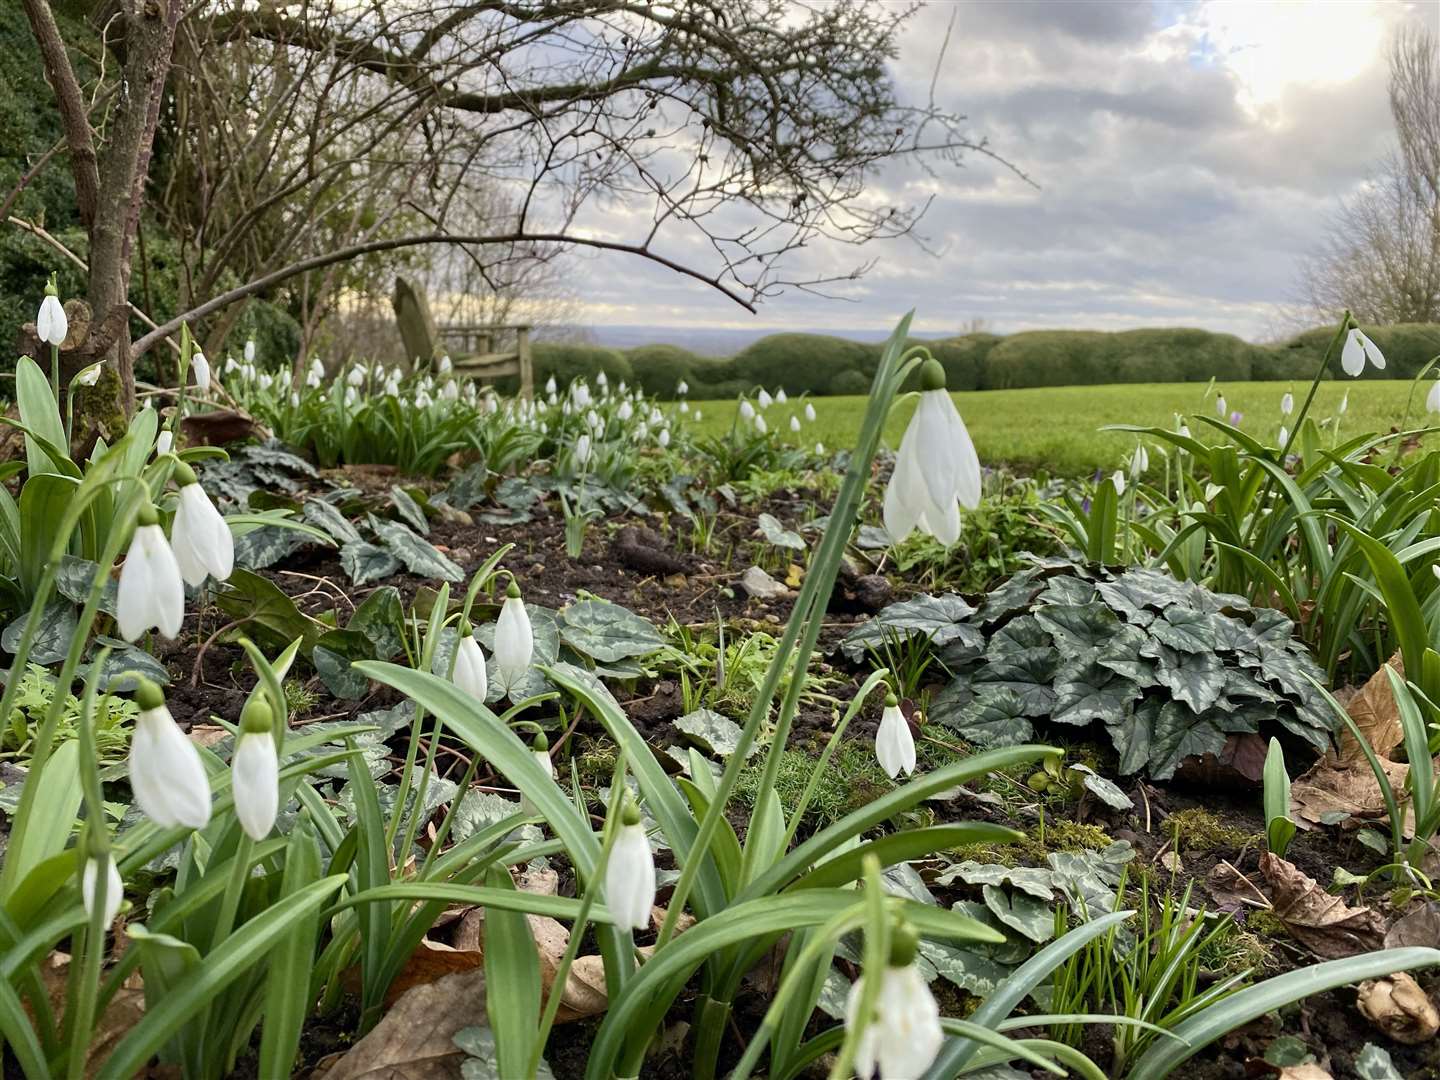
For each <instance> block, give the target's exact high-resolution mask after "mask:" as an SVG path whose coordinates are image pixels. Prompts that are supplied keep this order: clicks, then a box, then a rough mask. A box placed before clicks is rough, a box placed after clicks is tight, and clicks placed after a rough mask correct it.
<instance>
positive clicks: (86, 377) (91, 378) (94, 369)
mask: <svg viewBox="0 0 1440 1080" xmlns="http://www.w3.org/2000/svg"><path fill="white" fill-rule="evenodd" d="M104 367H105V361H103V360H101V361H100V362H99V363H98V364H91V365H90V366H89V367H87V368H85V369H84V370H83V371H81V372H80V374H78V375H76V376H75V385H76V386H94V385H95V384H96V383H98V382H99V381H100V372H101V370H102V369H103V368H104Z"/></svg>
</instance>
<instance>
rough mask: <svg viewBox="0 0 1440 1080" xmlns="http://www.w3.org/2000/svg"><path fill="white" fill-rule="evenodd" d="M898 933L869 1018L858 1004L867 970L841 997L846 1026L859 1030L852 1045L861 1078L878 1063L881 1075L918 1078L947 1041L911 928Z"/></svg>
mask: <svg viewBox="0 0 1440 1080" xmlns="http://www.w3.org/2000/svg"><path fill="white" fill-rule="evenodd" d="M896 937H897V938H899V939H901V940H897V941H896V942H895V943H894V945H893V947H892V948H891V953H890V958H889V962H888V963H887V964H886V965H885V970H884V971H883V972H882V973H881V974H880V980H881V982H880V991H879V993H878V994H877V995H876V997H875V1012H874V1014H873V1015H872V1016H870V1017H869V1018H868V1022H866V1018H864V1017H861V1016H860V1004H861V997H862V996H863V994H864V993H865V980H866V979H868V978H870V977H871V975H870V973H866V974H863V975H861V976H860V978H859V979H857V980H856V981H855V985H854V986H852V987H851V988H850V994H849V996H848V997H847V999H846V1002H845V1027H846V1028H847V1029H848V1030H851V1031H854V1030H856V1029H857V1028H859V1029H860V1030H861V1031H862V1034H861V1035H860V1038H859V1041H858V1043H857V1044H856V1049H855V1073H856V1075H857V1076H860V1077H864V1078H865V1080H870V1078H871V1077H873V1076H874V1075H875V1072H876V1070H877V1069H878V1070H879V1073H880V1080H918V1078H919V1077H920V1076H922V1075H923V1074H924V1073H925V1071H926V1070H927V1069H929V1068H930V1066H931V1065H932V1064H934V1061H935V1058H936V1057H937V1056H939V1054H940V1047H941V1046H942V1045H943V1044H944V1042H945V1032H944V1030H943V1029H942V1028H941V1026H940V1006H939V1005H938V1004H937V1003H936V1001H935V995H934V994H932V993H931V992H930V987H929V986H928V985H926V982H925V976H924V975H922V974H921V973H920V969H919V968H918V967H916V966H915V952H916V946H915V944H913V942H914V940H915V939H914V934H913V931H908V930H906V931H904V932H902V931H898V930H897V933H896ZM907 950H908V953H909V956H908V958H907V957H906V952H907Z"/></svg>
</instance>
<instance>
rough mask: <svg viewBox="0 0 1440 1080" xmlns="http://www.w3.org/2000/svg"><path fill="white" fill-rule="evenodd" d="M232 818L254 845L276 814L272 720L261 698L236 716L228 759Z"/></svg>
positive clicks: (277, 798) (277, 788)
mask: <svg viewBox="0 0 1440 1080" xmlns="http://www.w3.org/2000/svg"><path fill="white" fill-rule="evenodd" d="M230 774H231V776H232V777H233V778H234V783H233V788H232V790H233V791H234V792H235V816H236V817H237V818H238V819H239V821H240V827H241V828H242V829H244V830H245V835H246V836H248V837H250V839H251V840H254V841H255V842H256V843H259V842H260V841H261V840H264V839H265V838H266V837H267V836H269V835H270V830H271V829H273V828H274V827H275V817H276V815H277V814H278V813H279V812H280V758H279V756H278V754H277V753H276V751H275V721H274V716H273V714H272V713H271V712H270V706H269V705H267V704H266V703H265V699H264V697H263V695H260V696H256V697H254V698H252V699H251V700H250V701H248V702H247V703H246V704H245V709H244V711H243V712H241V714H240V737H239V738H238V739H236V740H235V754H234V756H233V757H232V758H231V760H230Z"/></svg>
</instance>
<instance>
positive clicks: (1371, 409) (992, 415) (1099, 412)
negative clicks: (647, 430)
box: [691, 380, 1428, 476]
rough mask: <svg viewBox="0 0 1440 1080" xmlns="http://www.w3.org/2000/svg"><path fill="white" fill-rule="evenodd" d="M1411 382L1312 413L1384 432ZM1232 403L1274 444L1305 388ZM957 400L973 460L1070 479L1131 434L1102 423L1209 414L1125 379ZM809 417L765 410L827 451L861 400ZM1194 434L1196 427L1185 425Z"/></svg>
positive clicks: (899, 419) (1244, 396) (1366, 384)
mask: <svg viewBox="0 0 1440 1080" xmlns="http://www.w3.org/2000/svg"><path fill="white" fill-rule="evenodd" d="M1411 386H1412V384H1411V383H1410V382H1405V381H1400V380H1392V381H1383V380H1364V381H1359V382H1348V381H1347V382H1345V383H1340V382H1325V383H1322V384H1321V386H1320V390H1319V392H1318V393H1317V394H1316V396H1315V405H1314V406H1313V407H1312V410H1311V415H1312V416H1314V417H1316V418H1317V419H1323V418H1325V417H1329V416H1332V415H1334V412H1335V408H1336V406H1338V405H1339V403H1340V397H1341V395H1342V394H1343V393H1345V391H1346V390H1347V389H1348V390H1349V392H1350V406H1349V409H1348V410H1347V412H1346V414H1345V416H1344V417H1343V418H1342V420H1341V426H1340V433H1341V435H1342V437H1343V436H1346V435H1353V434H1356V433H1358V432H1361V431H1388V430H1390V428H1391V427H1394V426H1397V425H1399V424H1400V421H1401V418H1402V416H1403V415H1404V412H1405V401H1406V397H1407V396H1408V395H1409V394H1410V391H1411ZM1221 389H1222V391H1223V393H1224V395H1225V401H1226V405H1227V407H1228V408H1229V409H1232V410H1238V411H1239V412H1241V413H1243V414H1244V419H1243V420H1242V421H1241V424H1240V426H1241V428H1242V429H1244V430H1245V431H1247V432H1249V433H1250V434H1252V435H1254V436H1256V437H1257V438H1259V437H1265V438H1268V439H1270V440H1274V439H1275V438H1276V437H1277V435H1278V428H1279V425H1280V397H1281V395H1282V394H1284V393H1285V391H1286V390H1287V389H1290V390H1291V392H1292V393H1294V395H1295V399H1296V401H1295V407H1296V410H1297V412H1298V410H1299V407H1300V404H1301V402H1302V401H1303V399H1304V396H1305V393H1306V391H1308V389H1309V384H1308V383H1306V384H1296V385H1295V386H1293V387H1287V385H1286V384H1285V383H1280V382H1252V383H1231V384H1229V385H1227V386H1223V387H1222V388H1221ZM1427 389H1428V384H1427V385H1426V386H1422V387H1418V388H1416V390H1415V401H1414V408H1413V411H1412V413H1411V418H1410V427H1412V428H1415V427H1420V426H1422V425H1423V424H1424V423H1425V420H1426V417H1425V414H1424V408H1425V392H1426V390H1427ZM954 397H955V404H956V406H957V407H958V408H959V410H960V415H961V416H962V417H963V418H964V420H965V425H966V427H968V428H969V429H970V436H971V438H973V439H974V440H975V448H976V450H977V451H978V453H979V455H980V461H981V463H982V464H986V465H998V464H1008V465H1013V466H1017V467H1020V468H1023V469H1025V470H1035V469H1047V470H1049V471H1051V472H1053V473H1058V474H1061V475H1067V476H1082V475H1086V474H1089V473H1092V472H1094V471H1095V470H1096V469H1106V470H1109V469H1113V468H1115V467H1116V466H1117V464H1118V463H1119V460H1120V458H1121V457H1122V456H1123V455H1124V454H1125V453H1126V452H1127V450H1128V449H1129V448H1130V447H1131V446H1133V445H1134V442H1135V440H1134V437H1133V436H1130V435H1126V434H1124V433H1121V432H1103V431H1100V430H1099V429H1100V428H1102V427H1104V426H1105V425H1107V424H1144V425H1148V426H1156V427H1170V428H1173V427H1174V426H1175V416H1176V414H1177V413H1179V414H1186V415H1193V414H1201V415H1205V416H1214V415H1215V398H1214V395H1211V396H1210V397H1209V398H1206V397H1205V386H1204V384H1202V383H1127V384H1119V385H1114V386H1059V387H1040V388H1036V389H1029V390H980V391H975V392H971V393H961V394H956V395H954ZM812 400H813V402H814V405H815V412H816V414H817V415H816V418H815V423H813V424H805V423H804V422H803V416H802V430H801V432H800V434H799V435H793V434H791V432H790V428H789V424H790V417H791V415H796V416H800V415H801V410H802V409H803V407H804V406H803V405H798V404H797V403H796V402H794V401H790V402H787V403H786V404H784V405H774V406H772V407H771V408H770V409H769V411H768V412H767V413H766V419H767V420H768V421H769V423H770V428H771V430H773V431H776V432H779V433H780V434H781V436H782V437H783V438H784V439H786V440H788V441H792V442H803V443H805V444H806V445H809V444H811V443H814V442H815V441H817V440H818V441H820V442H823V443H824V444H825V446H826V447H827V448H831V449H834V448H840V447H848V446H851V445H853V443H854V441H855V438H856V436H857V435H858V434H859V431H860V418H861V416H862V414H863V413H864V411H865V402H866V399H865V398H863V397H822V398H814V399H812ZM691 407H692V409H699V410H700V412H701V413H702V416H703V419H702V421H701V423H700V424H699V425H691V427H692V430H695V431H697V432H698V433H700V434H706V435H709V434H721V433H723V432H725V431H727V430H728V429H729V427H730V424H731V423H732V422H733V420H734V418H735V409H736V403H735V402H734V401H696V402H692V403H691ZM910 411H911V406H910V405H908V404H905V405H902V406H901V407H900V408H898V409H897V410H896V411H895V412H894V413H893V414H892V415H891V417H890V423H889V425H888V427H887V429H886V441H887V444H888V445H890V446H891V447H894V446H896V445H897V444H898V442H899V439H900V435H901V433H902V432H903V431H904V425H905V421H906V420H908V418H909V416H910ZM1190 426H1191V429H1192V430H1194V431H1195V432H1196V433H1197V434H1199V430H1200V429H1199V425H1198V423H1196V422H1193V421H1192V422H1191V424H1190Z"/></svg>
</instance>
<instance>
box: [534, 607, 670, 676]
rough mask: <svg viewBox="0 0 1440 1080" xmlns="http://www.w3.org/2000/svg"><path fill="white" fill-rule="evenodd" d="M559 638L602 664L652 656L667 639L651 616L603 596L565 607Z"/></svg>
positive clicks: (663, 645)
mask: <svg viewBox="0 0 1440 1080" xmlns="http://www.w3.org/2000/svg"><path fill="white" fill-rule="evenodd" d="M560 637H561V639H562V640H563V641H564V642H565V644H567V645H569V646H570V647H571V648H572V649H574V650H576V651H577V652H581V653H584V654H585V655H586V656H588V657H590V658H591V659H593V660H598V661H600V662H601V663H602V664H608V663H613V662H614V661H616V660H624V659H625V658H626V657H630V656H649V655H650V654H651V653H655V652H659V651H660V650H661V649H663V648H664V647H665V639H664V638H662V637H661V636H660V633H659V631H658V630H656V629H655V627H654V626H653V625H651V623H650V620H649V619H645V618H641V617H640V616H639V615H636V614H635V613H634V612H633V611H630V610H629V609H628V608H623V607H621V606H620V605H619V604H612V603H610V602H609V601H607V600H600V599H588V600H577V601H576V602H575V603H573V604H571V605H569V606H568V607H566V608H564V609H562V610H561V612H560Z"/></svg>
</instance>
